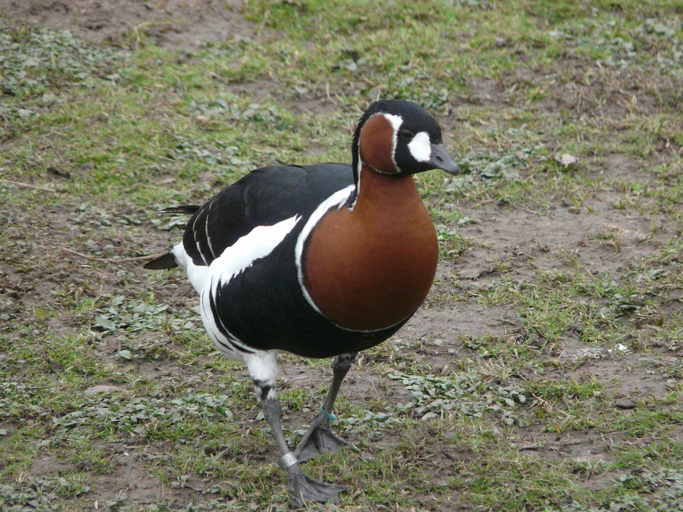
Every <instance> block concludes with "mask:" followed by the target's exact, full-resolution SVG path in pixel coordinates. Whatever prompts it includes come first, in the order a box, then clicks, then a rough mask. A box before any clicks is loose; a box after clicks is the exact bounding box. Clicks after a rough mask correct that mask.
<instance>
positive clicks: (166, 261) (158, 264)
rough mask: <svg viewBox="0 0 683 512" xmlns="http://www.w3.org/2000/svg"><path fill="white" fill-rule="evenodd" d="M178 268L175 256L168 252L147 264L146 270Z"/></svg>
mask: <svg viewBox="0 0 683 512" xmlns="http://www.w3.org/2000/svg"><path fill="white" fill-rule="evenodd" d="M177 266H178V264H177V263H176V261H175V256H173V254H172V253H170V252H167V253H166V254H164V255H163V256H159V257H158V258H154V259H153V260H152V261H149V262H147V263H145V268H149V269H151V270H161V269H163V268H173V267H177Z"/></svg>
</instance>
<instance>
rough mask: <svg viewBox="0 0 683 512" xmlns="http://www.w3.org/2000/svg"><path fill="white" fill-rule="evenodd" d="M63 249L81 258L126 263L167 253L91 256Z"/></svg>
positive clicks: (150, 258) (66, 248)
mask: <svg viewBox="0 0 683 512" xmlns="http://www.w3.org/2000/svg"><path fill="white" fill-rule="evenodd" d="M62 251H64V252H68V253H70V254H73V255H75V256H78V257H79V258H83V259H86V260H91V261H101V262H104V263H126V262H129V261H146V260H152V259H154V258H159V257H161V256H163V255H164V254H166V252H165V251H164V252H159V253H155V254H148V255H146V256H134V257H130V258H101V257H99V256H90V255H89V254H83V253H82V252H78V251H74V250H73V249H69V248H68V247H62Z"/></svg>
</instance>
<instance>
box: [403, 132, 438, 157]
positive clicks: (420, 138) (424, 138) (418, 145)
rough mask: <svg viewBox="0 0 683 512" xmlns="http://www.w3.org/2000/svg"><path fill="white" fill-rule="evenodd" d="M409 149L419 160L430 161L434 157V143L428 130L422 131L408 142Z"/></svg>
mask: <svg viewBox="0 0 683 512" xmlns="http://www.w3.org/2000/svg"><path fill="white" fill-rule="evenodd" d="M408 149H409V150H410V154H411V155H413V158H414V159H415V160H417V161H418V162H428V161H429V159H430V158H431V157H432V143H431V141H430V140H429V134H428V133H427V132H420V133H418V134H417V135H415V137H413V140H411V141H410V143H408Z"/></svg>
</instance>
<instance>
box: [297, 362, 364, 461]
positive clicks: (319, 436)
mask: <svg viewBox="0 0 683 512" xmlns="http://www.w3.org/2000/svg"><path fill="white" fill-rule="evenodd" d="M357 354H358V353H357V352H350V353H348V354H340V355H338V356H337V357H335V358H334V362H333V363H332V372H333V377H332V385H331V386H330V389H329V391H328V393H327V398H326V399H325V403H324V404H323V406H322V409H321V410H320V413H319V414H318V416H317V417H316V418H315V419H314V420H313V423H311V426H310V427H309V429H308V431H307V432H306V434H305V435H304V437H303V438H302V439H301V441H300V442H299V445H298V446H297V447H296V450H295V451H294V453H295V454H296V456H297V457H298V459H299V460H300V461H305V460H308V459H312V458H314V457H317V456H318V455H322V454H323V453H332V452H336V451H337V450H338V449H339V448H343V447H344V446H347V445H348V444H349V443H348V442H347V441H345V440H344V439H342V438H341V437H339V436H338V435H337V434H335V433H334V432H332V430H331V429H330V421H331V420H333V419H334V415H333V414H332V410H333V408H334V402H335V400H336V399H337V394H338V393H339V388H340V387H341V383H342V381H343V380H344V377H346V374H347V373H348V372H349V368H351V365H352V364H353V361H354V360H355V359H356V355H357Z"/></svg>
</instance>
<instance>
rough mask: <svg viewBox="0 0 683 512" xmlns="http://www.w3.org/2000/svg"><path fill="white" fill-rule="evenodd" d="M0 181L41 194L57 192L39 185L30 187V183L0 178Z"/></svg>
mask: <svg viewBox="0 0 683 512" xmlns="http://www.w3.org/2000/svg"><path fill="white" fill-rule="evenodd" d="M0 181H1V182H3V183H7V184H8V185H14V186H15V187H23V188H31V189H33V190H40V191H42V192H54V193H56V192H57V190H55V189H53V188H48V187H41V186H40V185H31V184H30V183H22V182H20V181H12V180H6V179H4V178H0Z"/></svg>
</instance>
